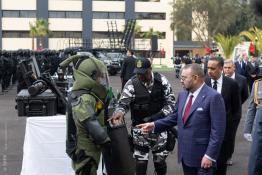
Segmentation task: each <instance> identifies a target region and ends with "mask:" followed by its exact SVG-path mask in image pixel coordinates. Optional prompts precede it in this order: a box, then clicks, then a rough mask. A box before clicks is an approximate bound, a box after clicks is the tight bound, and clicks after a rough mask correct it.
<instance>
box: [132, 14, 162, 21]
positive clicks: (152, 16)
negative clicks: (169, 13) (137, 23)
mask: <svg viewBox="0 0 262 175" xmlns="http://www.w3.org/2000/svg"><path fill="white" fill-rule="evenodd" d="M135 16H136V19H153V20H165V19H166V14H165V13H147V12H137V13H136V14H135Z"/></svg>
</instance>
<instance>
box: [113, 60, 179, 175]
mask: <svg viewBox="0 0 262 175" xmlns="http://www.w3.org/2000/svg"><path fill="white" fill-rule="evenodd" d="M135 73H136V75H135V76H133V77H132V78H131V79H130V80H129V81H128V82H127V83H126V84H125V86H124V88H123V91H122V94H121V97H120V99H119V102H118V106H117V108H116V110H115V112H114V116H117V115H120V114H121V113H122V115H124V114H126V113H127V111H128V110H129V108H130V111H131V120H132V129H131V134H132V143H133V145H134V154H133V156H134V158H135V159H136V175H145V174H146V171H147V162H148V159H149V151H150V150H151V151H152V153H153V162H154V166H155V172H156V174H157V175H164V174H166V170H167V167H166V162H165V159H166V157H167V156H168V152H169V151H167V149H166V147H167V132H162V133H160V134H156V133H153V132H151V133H149V134H145V133H142V131H141V130H140V129H138V128H136V127H135V126H136V125H138V124H141V123H145V122H148V121H154V120H157V119H160V118H163V117H165V116H167V115H169V114H171V113H173V109H174V105H175V97H174V94H173V93H172V89H171V85H170V84H169V82H168V80H167V79H166V77H164V76H163V75H161V74H159V73H153V72H152V69H151V63H150V61H149V60H148V59H146V58H138V59H137V61H136V68H135Z"/></svg>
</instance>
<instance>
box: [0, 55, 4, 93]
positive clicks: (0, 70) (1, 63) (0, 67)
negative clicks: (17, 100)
mask: <svg viewBox="0 0 262 175" xmlns="http://www.w3.org/2000/svg"><path fill="white" fill-rule="evenodd" d="M1 55H2V51H0V86H1V87H0V88H1V91H0V95H2V94H3V93H2V90H3V89H2V83H3V74H4V59H3V58H2V57H1Z"/></svg>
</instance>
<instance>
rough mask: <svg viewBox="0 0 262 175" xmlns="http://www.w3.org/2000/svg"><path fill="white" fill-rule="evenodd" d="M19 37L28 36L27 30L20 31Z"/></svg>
mask: <svg viewBox="0 0 262 175" xmlns="http://www.w3.org/2000/svg"><path fill="white" fill-rule="evenodd" d="M20 38H30V35H29V32H28V31H23V32H20Z"/></svg>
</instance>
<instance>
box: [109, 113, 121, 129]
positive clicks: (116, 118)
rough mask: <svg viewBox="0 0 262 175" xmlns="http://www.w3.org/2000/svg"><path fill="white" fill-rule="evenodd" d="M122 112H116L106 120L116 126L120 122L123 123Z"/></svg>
mask: <svg viewBox="0 0 262 175" xmlns="http://www.w3.org/2000/svg"><path fill="white" fill-rule="evenodd" d="M123 119H124V114H123V113H122V112H116V113H115V114H114V115H113V116H112V117H110V118H109V119H108V120H107V121H108V122H111V124H112V125H113V126H116V125H118V124H120V123H123Z"/></svg>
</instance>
